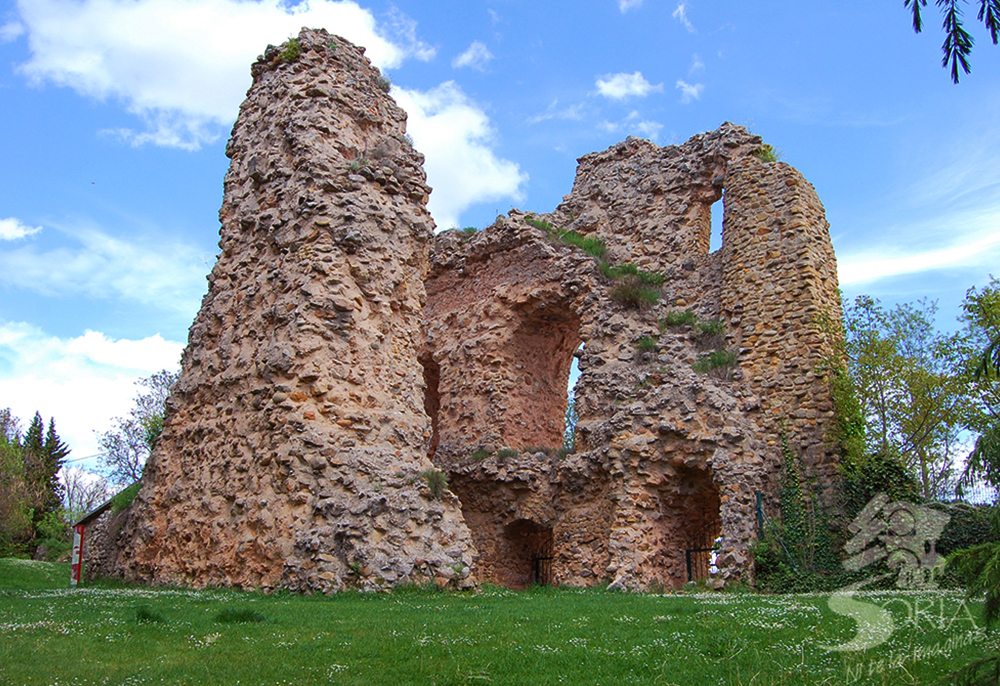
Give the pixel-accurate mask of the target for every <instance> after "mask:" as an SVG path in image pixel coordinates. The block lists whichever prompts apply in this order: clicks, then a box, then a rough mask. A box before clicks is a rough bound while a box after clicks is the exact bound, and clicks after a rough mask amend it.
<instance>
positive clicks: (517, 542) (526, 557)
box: [495, 519, 553, 589]
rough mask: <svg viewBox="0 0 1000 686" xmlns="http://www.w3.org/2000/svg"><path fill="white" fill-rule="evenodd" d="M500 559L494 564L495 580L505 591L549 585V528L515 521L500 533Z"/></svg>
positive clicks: (550, 570) (550, 551)
mask: <svg viewBox="0 0 1000 686" xmlns="http://www.w3.org/2000/svg"><path fill="white" fill-rule="evenodd" d="M503 548H504V553H505V554H504V555H503V556H502V560H497V562H496V567H495V570H496V571H495V573H496V576H497V580H498V581H499V582H500V583H501V584H502V585H504V586H507V587H508V588H517V589H523V588H527V587H528V586H531V585H534V584H540V585H543V586H547V585H549V584H551V583H552V557H553V556H552V528H551V527H546V526H542V525H541V524H538V523H537V522H533V521H531V520H530V519H518V520H515V521H513V522H511V523H510V524H508V525H507V526H505V527H504V530H503Z"/></svg>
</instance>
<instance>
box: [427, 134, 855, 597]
mask: <svg viewBox="0 0 1000 686" xmlns="http://www.w3.org/2000/svg"><path fill="white" fill-rule="evenodd" d="M760 145H761V140H760V138H759V137H757V136H753V135H751V134H749V133H747V131H746V130H745V129H742V128H741V127H736V126H733V125H731V124H724V125H723V126H722V127H720V129H719V130H717V131H714V132H710V133H706V134H701V135H698V136H695V137H693V138H692V139H691V140H689V141H688V142H686V143H684V144H683V145H680V146H669V147H665V148H660V147H658V146H656V145H653V144H652V143H650V142H648V141H640V140H637V139H633V138H630V139H628V140H626V141H624V142H622V143H619V144H617V145H615V146H612V147H611V148H609V149H608V150H606V151H603V152H600V153H594V154H591V155H587V156H585V157H583V158H581V160H580V166H579V168H578V172H577V178H576V181H575V183H574V187H573V190H572V192H571V193H570V194H569V195H568V196H566V198H565V199H564V202H563V203H562V204H560V206H559V207H558V208H557V209H556V211H555V212H553V213H552V214H550V215H545V216H543V217H542V218H544V219H546V220H548V221H549V222H551V223H552V224H553V225H555V226H558V227H561V228H569V229H572V230H575V231H577V232H579V233H582V234H584V235H589V236H596V237H599V238H601V239H602V240H603V241H605V243H606V244H607V246H608V255H607V258H606V259H607V260H608V261H609V262H611V263H612V264H622V263H625V262H631V263H634V264H636V265H638V266H639V267H640V268H641V269H644V270H647V271H657V272H659V273H661V274H663V276H664V277H665V283H664V284H663V286H662V288H661V292H660V295H661V299H660V300H659V302H658V303H656V304H655V305H650V306H646V307H640V308H634V307H629V306H626V305H624V304H622V303H620V302H617V301H616V300H615V299H614V297H613V292H614V289H615V287H616V283H615V282H613V281H612V280H610V279H608V278H606V277H604V276H602V275H601V273H600V271H599V270H598V264H597V261H596V260H595V259H593V258H591V257H589V256H587V255H584V254H583V253H582V252H581V251H579V250H577V249H575V248H572V247H569V246H567V245H564V244H562V243H560V242H559V241H558V240H554V239H553V238H552V237H551V236H548V235H546V234H545V232H544V231H542V230H540V229H538V228H535V227H532V226H531V225H529V224H528V223H527V222H525V215H524V214H523V213H520V212H516V211H512V212H511V213H510V215H509V216H508V217H501V218H499V219H498V221H497V222H496V223H495V224H494V225H493V226H491V227H488V228H487V229H485V230H483V231H481V232H479V233H477V234H475V235H473V236H469V235H466V234H462V233H459V232H445V233H443V234H441V235H439V236H438V237H437V238H436V240H435V243H434V247H433V249H432V253H431V261H432V269H431V272H430V275H429V277H428V280H427V290H428V303H427V307H426V308H425V314H424V320H425V323H424V326H425V331H426V343H425V345H426V348H425V350H424V352H423V353H422V356H423V358H424V359H425V360H428V361H431V362H432V363H433V367H434V369H435V378H436V384H435V388H434V392H435V397H436V406H438V407H439V409H438V411H437V414H436V421H435V427H436V428H435V435H436V436H437V437H438V444H437V449H436V452H435V456H434V459H435V461H436V462H437V463H438V464H439V465H440V466H441V467H442V469H446V470H448V471H449V474H450V476H451V479H452V484H453V488H454V490H455V491H456V493H458V495H459V498H460V500H461V502H462V507H463V513H464V515H465V517H466V521H467V522H468V523H469V525H470V527H471V528H472V530H473V536H474V538H475V541H476V546H477V549H478V550H479V552H480V555H481V558H480V560H479V566H478V569H479V573H480V575H481V576H482V577H483V578H488V579H492V580H494V581H498V582H500V583H523V581H524V579H525V578H526V576H525V575H526V574H527V572H526V571H525V569H524V566H523V564H524V563H521V562H519V561H518V560H520V559H521V558H524V557H530V558H533V559H535V560H536V562H537V563H538V564H541V563H542V562H544V561H545V560H547V559H548V558H549V557H551V564H552V569H551V580H552V581H555V582H557V583H564V584H571V585H589V584H594V583H599V582H601V581H603V580H609V581H611V582H612V585H614V586H616V587H621V588H650V587H654V586H667V587H678V586H680V585H682V584H683V583H685V582H686V581H687V565H686V550H687V549H690V548H704V547H706V546H711V545H712V544H713V542H714V541H715V540H716V538H717V537H718V536H721V540H722V543H721V546H720V550H719V556H718V567H719V569H720V573H719V576H720V577H721V578H722V579H730V580H731V579H735V578H744V579H748V578H749V576H748V573H749V571H750V562H751V560H750V555H749V548H750V545H751V544H752V541H753V540H754V538H755V537H756V515H755V511H754V507H755V503H756V492H757V491H761V492H763V493H764V494H765V496H766V498H767V499H768V500H769V501H771V502H773V501H774V496H775V495H776V488H777V482H778V478H779V476H780V471H781V461H782V454H781V435H782V434H784V435H785V436H787V438H788V440H789V444H790V446H791V447H792V448H793V449H794V450H796V451H798V452H800V453H801V454H802V456H803V459H804V462H805V463H806V466H807V468H808V470H809V473H810V475H813V476H818V477H820V482H821V483H823V484H829V483H830V481H831V479H832V477H833V468H834V467H835V465H836V457H837V456H836V452H835V450H834V448H833V446H832V445H831V443H830V437H829V431H830V428H831V426H832V421H833V415H832V402H831V399H830V390H829V380H828V379H827V378H826V377H825V376H824V374H823V371H822V369H821V364H822V362H823V361H824V360H827V359H829V358H830V357H831V355H832V354H833V347H832V340H831V339H830V337H829V336H828V335H827V334H825V333H824V330H823V329H822V328H821V326H820V325H821V324H822V323H823V322H824V321H830V322H835V321H836V320H837V318H838V317H839V304H838V301H837V281H836V262H835V258H834V256H833V251H832V247H831V244H830V240H829V234H828V225H827V223H826V220H825V217H824V214H823V208H822V205H821V204H820V203H819V200H818V198H817V197H816V195H815V192H814V191H813V190H812V187H811V186H809V184H808V183H807V182H805V180H804V179H802V177H801V175H799V174H798V172H796V171H795V170H794V169H792V168H791V167H789V166H788V165H786V164H773V163H771V164H765V163H763V162H761V161H760V160H759V159H757V158H756V157H755V156H754V154H753V153H754V151H755V150H756V149H757V148H758V147H759V146H760ZM723 193H725V203H724V211H725V216H724V222H723V224H724V236H723V248H722V249H721V250H719V251H717V252H715V253H711V254H710V253H709V251H708V244H709V240H710V235H709V234H710V226H711V212H712V209H713V208H712V205H713V203H715V202H717V201H718V200H719V199H720V198H722V197H723ZM715 209H716V211H721V210H722V209H723V207H722V206H721V205H716V206H715ZM688 308H690V309H693V310H694V311H695V312H696V314H697V315H698V317H699V318H700V319H701V320H702V321H704V320H709V319H715V318H719V319H721V320H722V321H723V322H724V323H725V325H726V327H727V332H728V333H727V334H726V335H725V336H723V337H722V339H721V340H720V341H715V342H712V341H706V340H705V339H704V337H702V336H700V335H699V334H698V332H697V331H696V330H694V329H692V327H689V326H686V327H666V328H664V327H662V326H661V324H660V322H661V320H662V319H663V318H664V317H666V315H667V314H668V313H670V312H672V311H673V312H676V311H677V310H682V309H688ZM524 331H530V332H531V336H530V343H531V345H530V346H529V348H530V347H533V348H534V352H535V354H538V353H540V352H541V353H543V354H544V356H545V357H546V359H547V360H548V364H547V368H548V370H549V378H548V379H547V382H546V383H545V384H543V385H542V386H541V387H540V385H539V384H538V383H537V379H536V378H535V375H532V374H529V373H527V370H528V369H530V368H532V365H530V364H527V363H526V360H528V359H530V356H529V355H527V354H526V352H525V350H524V349H522V348H521V347H519V346H518V345H517V343H518V342H520V341H524V340H526V339H528V338H529V337H526V336H525V335H524V334H523V332H524ZM644 337H645V338H646V339H647V340H649V339H651V340H653V341H655V345H654V346H653V349H652V350H650V351H648V352H644V351H641V350H640V349H639V341H640V340H641V339H643V338H644ZM576 341H580V342H582V343H583V345H584V348H583V350H582V352H580V353H577V354H578V356H579V365H580V371H581V376H580V379H579V382H578V383H577V386H576V389H575V394H576V407H577V411H578V415H579V420H578V424H577V439H576V447H577V449H576V453H575V454H573V455H570V456H567V457H559V456H557V455H555V454H554V453H553V452H551V451H540V450H539V449H540V448H545V447H547V446H548V447H554V446H555V445H556V444H555V443H554V442H553V441H555V440H557V439H558V434H557V433H556V432H551V438H548V434H544V427H546V426H548V425H549V424H552V423H557V424H558V419H559V416H558V415H556V414H555V412H557V411H558V412H561V411H562V409H563V408H564V405H563V404H562V403H561V402H558V398H557V397H556V396H557V395H558V392H557V391H558V389H556V388H555V387H556V386H558V385H559V383H563V384H564V383H565V379H566V375H565V371H564V370H565V368H566V366H568V364H569V362H570V360H571V358H572V355H573V348H574V345H572V344H569V343H568V342H573V343H575V342H576ZM719 344H721V345H722V346H723V347H726V348H728V349H730V350H733V351H734V352H738V353H739V357H738V368H737V369H735V370H733V372H732V373H731V374H730V375H728V376H725V375H723V376H721V377H719V376H713V375H705V374H696V373H695V372H694V371H693V369H692V366H691V365H692V363H693V362H694V361H695V360H696V359H698V357H699V355H701V354H702V353H703V352H704V351H705V350H706V349H708V348H709V347H714V346H715V345H719ZM539 399H544V401H545V402H544V403H543V404H542V405H541V406H540V405H539V403H538V401H539ZM544 407H548V408H549V409H548V410H547V411H546V410H544V409H543V408H544ZM532 416H533V417H534V422H532V420H531V417H532ZM511 417H514V418H516V419H517V421H515V422H511V421H509V418H511ZM532 427H534V430H532ZM543 434H544V435H545V436H546V438H548V442H539V441H538V437H539V436H540V435H543ZM514 451H516V452H517V454H512V453H513V452H514ZM772 513H773V510H772ZM525 531H530V532H533V533H531V534H530V535H528V534H523V532H525ZM516 532H522V535H521V536H520V538H518V534H517V533H516ZM543 534H544V535H548V536H550V537H551V551H548V552H547V553H546V554H541V553H538V552H537V551H533V550H528V549H526V548H525V546H528V547H530V546H533V545H537V543H536V542H537V540H540V539H539V538H538V537H539V536H542V535H543ZM518 541H521V542H520V543H519V542H518ZM532 541H535V542H532ZM519 546H520V547H519ZM535 573H536V574H538V571H537V570H536V571H535ZM511 580H514V581H511ZM536 580H537V579H536Z"/></svg>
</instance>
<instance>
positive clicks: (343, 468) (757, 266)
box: [92, 30, 840, 591]
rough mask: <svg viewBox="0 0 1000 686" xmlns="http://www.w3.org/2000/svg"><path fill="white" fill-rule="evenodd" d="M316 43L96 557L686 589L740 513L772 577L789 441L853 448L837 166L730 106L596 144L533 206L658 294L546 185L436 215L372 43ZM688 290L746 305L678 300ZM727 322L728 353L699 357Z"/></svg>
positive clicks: (151, 572)
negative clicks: (813, 158)
mask: <svg viewBox="0 0 1000 686" xmlns="http://www.w3.org/2000/svg"><path fill="white" fill-rule="evenodd" d="M298 40H299V41H300V44H301V47H302V54H301V56H300V57H299V58H298V60H297V61H293V62H291V63H285V62H283V61H282V59H281V57H280V53H279V50H278V49H276V48H269V49H268V51H267V52H266V53H265V55H264V56H262V57H261V58H260V59H259V60H258V61H257V63H256V64H254V66H253V69H252V72H253V75H254V85H253V87H252V88H251V89H250V91H249V93H248V96H247V101H246V102H245V103H244V105H243V108H242V110H241V113H240V118H239V120H238V121H237V124H236V126H235V128H234V131H233V138H232V140H231V141H230V143H229V146H228V148H227V154H229V156H230V157H231V158H232V166H231V168H230V170H229V173H228V174H227V176H226V184H225V198H224V201H223V207H222V210H221V211H220V218H221V220H222V234H221V240H220V247H221V249H222V253H221V254H220V256H219V261H218V263H217V264H216V266H215V268H214V269H213V271H212V274H211V276H210V277H209V280H210V288H209V292H208V295H206V296H205V300H204V302H203V305H202V309H201V312H200V313H199V314H198V318H197V319H196V321H195V323H194V325H193V326H192V328H191V334H190V341H189V345H188V348H187V350H186V352H185V354H184V359H183V370H182V374H181V378H180V381H179V382H178V385H177V387H176V389H175V391H174V393H173V394H172V396H171V398H170V400H169V403H168V412H167V417H166V422H165V429H164V433H163V436H162V437H161V439H160V442H159V444H158V445H157V447H156V449H155V450H154V452H153V455H152V457H151V458H150V461H149V463H148V465H147V469H146V474H145V476H144V479H143V483H144V485H143V488H142V490H141V492H140V495H139V497H138V499H137V501H136V503H135V505H134V506H133V507H132V508H131V510H130V512H129V513H128V515H127V516H126V517H124V518H123V521H120V522H118V523H116V525H115V527H116V528H117V526H118V524H121V525H122V526H121V532H120V533H119V534H118V535H117V539H116V540H115V542H114V545H113V546H105V547H106V548H109V549H113V550H103V551H102V552H101V554H100V555H96V556H95V557H96V558H97V559H99V560H100V562H99V564H97V565H96V567H97V568H98V571H101V572H105V573H106V572H109V571H110V572H115V573H119V574H122V575H124V576H127V577H129V578H134V579H149V580H155V581H160V582H173V583H186V584H193V585H205V584H236V585H241V586H265V587H268V586H277V585H281V586H285V587H289V588H293V589H300V590H313V589H316V590H322V591H330V590H337V589H339V588H343V587H345V586H348V585H351V586H362V587H365V588H382V587H386V586H390V585H393V584H397V583H405V582H420V581H427V582H434V583H439V584H454V585H458V586H460V587H470V586H473V585H475V583H476V579H477V578H479V579H491V580H494V581H496V582H498V583H501V584H504V585H508V586H512V587H522V586H525V585H527V584H529V583H532V582H534V581H542V582H553V583H560V584H568V585H578V586H580V585H592V584H597V583H601V582H605V581H608V582H611V584H612V586H613V587H616V588H649V587H656V586H667V587H676V586H679V585H681V584H683V583H684V582H686V581H687V580H688V575H689V572H688V554H687V553H688V551H690V550H692V549H700V548H706V547H710V546H712V545H713V543H714V542H715V541H717V540H718V541H719V543H718V546H717V547H718V557H717V566H718V573H717V578H716V580H715V581H714V582H713V586H719V587H721V586H722V585H724V584H725V582H726V580H728V579H736V578H744V579H745V578H748V575H749V572H750V569H751V556H750V553H749V546H750V543H751V541H752V539H753V538H754V537H755V533H756V521H757V519H756V514H755V502H756V498H757V493H758V492H759V493H760V494H762V496H763V498H764V499H765V501H767V502H768V503H769V508H770V509H771V511H772V512H773V511H774V505H775V503H774V497H775V494H776V490H777V481H778V477H779V475H780V468H781V444H782V440H783V439H784V440H785V441H786V442H787V444H788V446H789V447H790V449H791V450H792V451H793V452H795V453H798V454H801V455H802V457H803V467H804V470H805V473H806V475H807V476H808V477H809V478H810V479H815V480H816V481H817V482H818V483H819V484H821V485H822V484H828V483H829V482H830V481H831V479H832V476H833V474H834V469H835V466H836V462H837V454H836V450H835V449H834V447H833V446H832V445H831V442H830V440H829V435H828V434H829V432H830V429H831V427H832V422H833V415H832V410H833V406H832V401H831V396H830V389H829V380H828V379H827V378H825V376H824V371H823V369H824V367H823V363H824V362H825V361H827V360H829V359H830V358H831V357H832V356H833V355H834V348H833V345H832V340H831V338H830V334H829V333H828V332H829V331H830V330H831V329H832V328H834V327H835V325H836V323H837V321H838V319H839V316H840V312H839V299H838V292H837V278H836V262H835V257H834V255H833V250H832V247H831V244H830V238H829V233H828V225H827V223H826V220H825V217H824V212H823V207H822V205H821V204H820V202H819V199H818V198H817V196H816V194H815V192H814V190H813V189H812V187H811V186H810V185H809V184H808V183H807V182H806V181H805V180H804V179H803V178H802V177H801V175H800V174H799V173H798V172H797V171H795V170H794V169H792V168H791V167H789V166H788V165H786V164H783V163H771V164H765V163H763V162H761V161H760V160H759V159H757V158H756V157H755V156H754V154H753V153H754V151H755V150H757V149H758V148H759V147H760V145H761V140H760V138H759V137H757V136H754V135H752V134H750V133H748V132H747V131H746V130H745V129H743V128H741V127H737V126H733V125H732V124H724V125H723V126H722V127H720V128H719V129H718V130H717V131H714V132H710V133H706V134H701V135H698V136H694V137H693V138H692V139H690V140H689V141H688V142H687V143H685V144H683V145H679V146H668V147H662V148H661V147H658V146H656V145H654V144H652V143H650V142H648V141H642V140H638V139H635V138H629V139H627V140H625V141H624V142H622V143H619V144H617V145H615V146H612V147H611V148H609V149H608V150H605V151H603V152H599V153H593V154H591V155H587V156H585V157H583V158H581V159H580V166H579V169H578V172H577V178H576V181H575V183H574V187H573V190H572V192H571V193H570V194H569V195H567V196H566V197H565V199H564V201H563V202H562V203H561V204H560V205H559V206H558V207H557V208H556V209H555V210H554V211H553V212H552V213H551V214H549V215H545V216H543V217H538V218H537V219H539V220H546V221H548V222H551V224H552V225H555V226H556V227H560V228H562V229H569V230H573V231H576V232H578V233H579V234H582V235H583V236H587V237H592V238H599V239H601V240H602V241H604V243H605V244H606V245H607V255H606V256H605V258H604V259H606V260H607V261H608V262H609V263H610V265H611V266H616V265H617V266H621V265H625V264H627V263H630V264H633V265H635V266H636V268H637V269H639V270H643V271H645V272H649V273H656V274H658V275H660V278H661V279H662V283H660V284H659V285H657V286H656V293H654V294H653V295H654V297H653V298H652V299H653V300H654V301H655V302H649V303H646V304H644V305H642V306H634V305H631V304H628V303H627V302H625V301H624V300H623V299H622V298H619V297H617V296H616V291H617V289H619V287H620V286H621V284H622V283H623V281H622V280H621V279H619V280H615V279H614V278H613V277H611V276H608V275H607V272H608V270H607V268H605V270H604V272H602V270H601V269H600V265H599V263H598V260H596V259H595V258H594V257H591V256H590V255H588V254H586V253H584V252H583V251H581V250H580V249H579V248H577V247H573V246H572V245H570V244H568V243H567V242H566V241H563V240H560V239H559V238H558V237H557V236H554V235H553V234H552V233H551V232H549V231H546V230H544V229H543V228H539V227H538V226H537V225H536V224H533V223H530V222H529V221H527V219H529V217H527V216H526V215H525V214H523V213H521V212H518V211H511V213H510V214H509V215H508V216H506V217H501V218H498V220H497V222H496V223H495V224H494V225H493V226H491V227H489V228H488V229H485V230H483V231H480V232H478V233H476V234H473V235H470V234H466V233H464V232H458V231H446V232H444V233H442V234H440V235H438V236H436V237H435V236H433V234H432V228H433V227H432V224H431V220H430V217H429V215H428V214H427V212H426V209H425V203H426V200H427V194H428V193H429V189H428V188H427V186H426V184H425V177H424V174H423V171H422V169H421V166H420V165H421V163H422V158H421V157H420V156H419V154H417V153H416V152H414V151H413V150H412V148H411V146H410V144H409V142H408V140H407V139H406V137H405V134H404V124H405V115H404V113H403V112H402V111H401V110H400V109H399V108H398V107H396V106H395V104H394V103H393V102H392V100H391V99H390V98H389V97H388V96H387V95H386V94H385V93H384V92H383V88H384V86H385V84H384V82H382V81H380V76H379V74H378V72H377V70H374V69H373V68H372V67H371V66H370V65H369V64H368V62H367V60H365V59H364V57H363V56H362V54H361V52H360V51H358V49H356V48H354V47H353V46H351V45H350V44H348V43H346V42H345V41H343V40H342V39H339V38H335V37H331V36H329V35H327V34H326V33H325V32H322V31H310V30H303V32H302V33H301V34H300V36H299V39H298ZM723 197H724V206H725V210H724V211H725V216H724V222H723V245H722V248H721V249H720V250H717V251H715V252H712V253H710V252H709V242H710V232H711V213H712V211H713V203H717V202H718V201H719V200H720V199H722V198H723ZM715 207H716V211H718V209H720V205H715ZM635 278H637V277H635ZM625 281H628V278H626V279H625ZM685 309H691V310H693V311H694V312H695V313H696V314H697V315H698V317H699V318H700V320H701V321H703V322H704V321H709V320H714V319H718V320H720V321H721V322H722V323H723V324H724V326H725V330H724V331H723V332H722V333H717V334H715V335H710V336H706V335H705V334H704V333H702V332H700V331H699V330H698V329H697V328H694V327H692V326H689V325H683V326H667V325H665V324H664V321H663V320H664V318H665V317H666V316H667V315H668V314H669V313H672V312H678V311H680V310H685ZM718 348H724V349H728V350H730V351H733V352H735V353H737V355H738V356H737V358H736V359H737V362H736V364H735V366H733V367H732V368H730V369H725V368H724V369H722V370H721V373H714V374H699V373H696V372H695V371H694V369H693V368H692V363H694V362H695V361H696V360H697V359H698V358H699V356H701V355H702V354H704V353H705V352H706V351H707V350H711V349H718ZM574 357H576V358H578V360H579V368H580V371H581V375H580V380H579V382H578V384H577V386H576V390H575V397H576V406H577V410H578V413H579V422H578V425H577V439H576V450H575V452H573V453H571V454H568V455H566V454H563V453H562V452H561V451H559V450H558V448H559V447H560V446H561V445H562V441H563V429H564V413H565V409H566V384H567V379H568V377H569V374H570V368H571V363H572V361H573V358H574ZM432 464H433V465H437V468H439V469H441V470H443V471H445V472H447V474H448V477H449V479H450V484H451V486H450V490H446V491H445V492H444V493H443V496H442V498H441V499H436V498H435V497H434V496H433V494H432V493H431V491H430V489H429V488H428V487H427V484H426V483H425V480H424V478H423V476H422V473H426V472H427V470H429V469H431V468H432ZM106 538H110V537H109V536H106ZM693 559H694V560H695V561H697V560H699V559H700V560H702V562H705V561H706V560H707V553H705V552H696V553H694V555H693ZM92 569H94V567H93V566H92ZM693 571H694V573H695V574H696V575H699V576H700V575H704V574H707V573H708V571H707V570H706V569H702V570H701V572H700V573H699V572H698V570H697V569H694V570H693Z"/></svg>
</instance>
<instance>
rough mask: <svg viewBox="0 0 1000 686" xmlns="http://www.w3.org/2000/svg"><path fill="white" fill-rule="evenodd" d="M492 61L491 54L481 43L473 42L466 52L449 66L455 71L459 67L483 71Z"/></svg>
mask: <svg viewBox="0 0 1000 686" xmlns="http://www.w3.org/2000/svg"><path fill="white" fill-rule="evenodd" d="M491 59H493V54H492V53H491V52H490V51H489V49H488V48H487V47H486V44H485V43H483V42H481V41H473V42H472V45H470V46H469V48H468V50H466V51H465V52H463V53H462V54H461V55H459V56H458V57H456V58H455V59H453V60H452V61H451V66H453V67H454V68H456V69H459V68H461V67H471V68H473V69H478V70H479V71H483V70H484V69H486V64H487V63H488V62H489V61H490V60H491Z"/></svg>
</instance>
